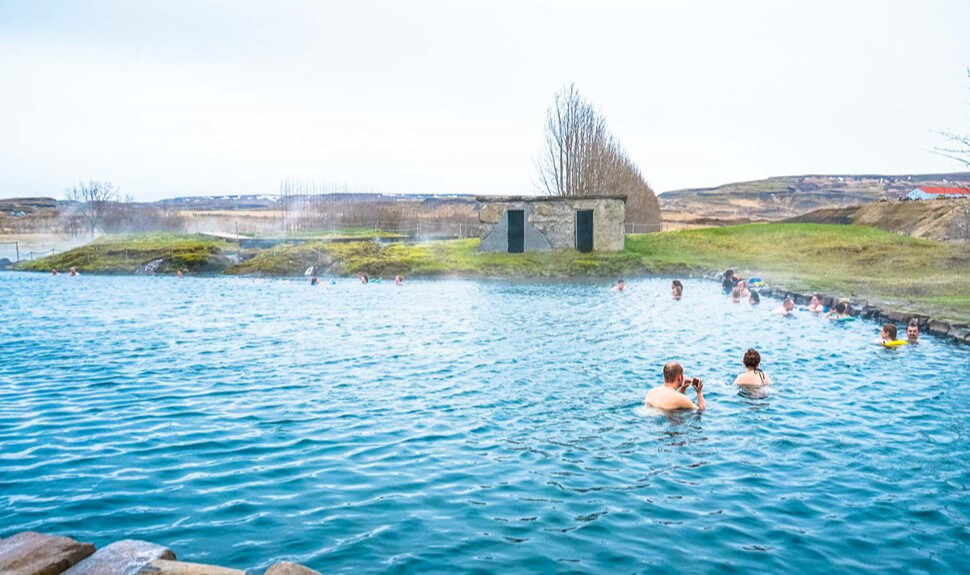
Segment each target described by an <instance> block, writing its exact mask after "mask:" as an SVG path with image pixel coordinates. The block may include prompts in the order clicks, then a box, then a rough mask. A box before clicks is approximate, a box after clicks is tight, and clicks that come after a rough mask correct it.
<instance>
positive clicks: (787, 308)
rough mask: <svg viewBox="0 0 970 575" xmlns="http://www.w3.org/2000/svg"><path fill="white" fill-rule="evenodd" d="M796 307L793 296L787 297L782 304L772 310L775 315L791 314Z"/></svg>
mask: <svg viewBox="0 0 970 575" xmlns="http://www.w3.org/2000/svg"><path fill="white" fill-rule="evenodd" d="M794 309H795V302H794V301H792V299H791V298H787V297H786V298H785V301H783V302H781V305H780V306H778V307H776V308H775V309H773V310H771V313H773V314H775V315H791V312H792V311H793V310H794Z"/></svg>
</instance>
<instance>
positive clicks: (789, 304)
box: [781, 297, 795, 311]
mask: <svg viewBox="0 0 970 575" xmlns="http://www.w3.org/2000/svg"><path fill="white" fill-rule="evenodd" d="M781 305H782V306H783V307H784V308H785V309H786V310H788V311H791V310H793V309H795V302H794V301H793V300H792V299H791V298H789V297H786V298H785V301H784V302H782V304H781Z"/></svg>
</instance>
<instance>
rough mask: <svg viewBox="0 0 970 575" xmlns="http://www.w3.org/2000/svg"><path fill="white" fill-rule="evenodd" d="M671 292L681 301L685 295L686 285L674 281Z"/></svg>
mask: <svg viewBox="0 0 970 575" xmlns="http://www.w3.org/2000/svg"><path fill="white" fill-rule="evenodd" d="M670 292H671V293H672V294H673V296H674V299H676V300H679V299H680V298H681V296H683V295H684V284H682V283H681V282H680V280H674V281H673V283H671V284H670Z"/></svg>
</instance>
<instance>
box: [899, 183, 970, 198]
mask: <svg viewBox="0 0 970 575" xmlns="http://www.w3.org/2000/svg"><path fill="white" fill-rule="evenodd" d="M940 197H944V198H968V197H970V188H958V187H945V188H943V187H932V186H920V187H918V188H914V189H913V191H911V192H910V193H908V194H906V198H907V199H910V200H935V199H937V198H940Z"/></svg>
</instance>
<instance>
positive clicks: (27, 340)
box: [0, 273, 970, 573]
mask: <svg viewBox="0 0 970 575" xmlns="http://www.w3.org/2000/svg"><path fill="white" fill-rule="evenodd" d="M334 281H335V283H331V281H330V279H326V280H324V281H323V282H322V283H321V285H319V286H316V287H311V286H309V285H308V283H307V282H305V281H295V280H258V281H254V280H252V279H248V278H185V279H184V280H182V281H177V280H175V279H174V278H172V277H95V276H82V277H79V278H69V277H66V276H57V277H52V276H46V275H41V274H38V275H28V274H20V273H4V274H0V300H2V305H0V537H6V536H8V535H10V534H12V533H15V532H18V531H22V530H28V529H29V530H36V531H44V532H49V533H57V534H63V535H70V536H72V537H75V538H78V539H81V540H86V541H92V542H94V543H96V544H97V545H99V546H103V545H105V544H107V543H109V542H111V541H114V540H117V539H121V538H128V537H131V538H139V539H146V540H149V541H153V542H156V543H161V544H165V545H168V546H170V547H171V548H172V549H174V550H175V552H176V553H177V554H178V555H179V558H180V559H183V560H188V561H196V562H205V563H217V564H222V565H226V566H232V567H238V568H250V567H256V568H265V567H266V566H268V565H269V564H270V563H272V562H273V561H275V560H279V559H288V560H294V561H298V562H301V563H304V564H306V565H308V566H310V567H313V568H315V569H318V570H321V571H323V572H333V573H347V572H355V573H378V572H386V571H391V572H403V571H415V572H466V571H473V570H481V571H496V572H499V571H500V572H511V573H519V572H536V571H543V572H552V571H564V572H637V571H646V570H650V569H658V570H660V571H668V572H673V571H684V570H689V571H692V572H715V571H718V572H720V571H736V572H751V571H754V570H765V569H767V570H770V571H771V572H779V571H784V570H789V571H797V572H813V571H817V572H826V573H829V572H872V573H884V572H887V571H897V572H898V571H907V572H909V571H934V572H957V571H959V570H961V569H962V568H964V565H965V561H966V557H968V555H970V554H968V551H970V550H968V542H970V498H968V497H967V490H968V487H970V469H968V466H967V464H966V461H967V460H968V458H970V442H968V439H970V433H968V423H967V422H968V421H970V419H968V416H970V392H968V388H967V385H966V384H967V382H968V381H970V353H968V348H967V347H966V346H962V347H961V346H959V345H956V344H952V343H950V342H948V341H944V340H939V339H935V338H932V337H926V338H925V341H924V342H923V343H922V344H920V345H919V346H914V347H903V348H900V349H895V350H886V349H882V348H879V347H877V346H875V345H874V344H873V342H874V341H875V339H876V338H877V336H878V326H877V324H875V323H871V322H867V321H862V320H860V321H855V322H849V323H845V324H841V325H832V324H830V323H827V322H824V321H822V320H819V319H818V318H814V317H810V316H808V315H807V314H800V315H798V316H796V317H795V318H792V319H786V318H780V317H772V316H770V315H769V313H768V312H769V310H770V309H771V307H773V305H775V304H776V302H773V301H772V300H767V299H766V300H764V302H763V303H762V305H761V306H760V307H755V308H752V307H750V306H747V305H737V304H731V303H729V302H728V301H727V299H726V298H724V297H722V295H721V293H720V287H719V285H718V284H715V283H714V282H705V281H687V282H686V290H685V295H684V298H683V300H681V301H679V302H677V301H673V300H672V299H671V298H670V295H669V289H668V288H669V281H668V280H663V279H644V280H631V281H629V282H628V288H627V291H626V292H624V293H616V292H610V291H609V290H608V287H609V284H610V283H611V282H609V281H605V282H601V283H533V282H522V283H513V282H504V281H503V282H499V281H457V280H437V281H408V282H407V283H406V285H404V286H403V287H396V286H394V285H393V282H390V281H386V280H385V281H384V282H382V283H372V284H370V285H360V284H358V283H357V282H356V281H355V280H352V279H336V280H334ZM748 347H755V348H757V349H758V350H759V351H760V352H761V355H762V358H763V365H762V367H763V368H764V369H765V371H767V372H768V373H769V374H770V375H771V376H772V378H773V379H774V381H775V382H776V384H775V385H774V386H773V387H772V388H771V390H770V391H768V392H767V393H765V394H749V393H741V392H739V391H738V390H737V389H736V388H735V386H733V385H732V382H733V380H734V376H735V375H736V374H737V373H739V372H740V371H742V370H743V367H742V366H741V357H742V355H743V353H744V351H745V350H746V349H747V348H748ZM671 360H678V361H681V362H682V363H683V364H684V366H685V369H686V372H687V373H686V374H687V375H688V376H696V377H701V378H704V380H705V395H706V396H707V399H708V405H709V407H708V409H707V410H706V411H705V412H704V413H703V414H700V415H697V414H677V415H670V416H664V415H660V414H657V413H656V412H653V411H652V410H646V409H643V408H642V407H641V405H642V401H643V397H644V395H645V394H646V391H647V390H648V389H649V388H650V387H652V386H654V385H656V384H658V383H659V382H660V381H661V373H660V371H661V368H662V366H663V364H664V363H665V362H667V361H671Z"/></svg>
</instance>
